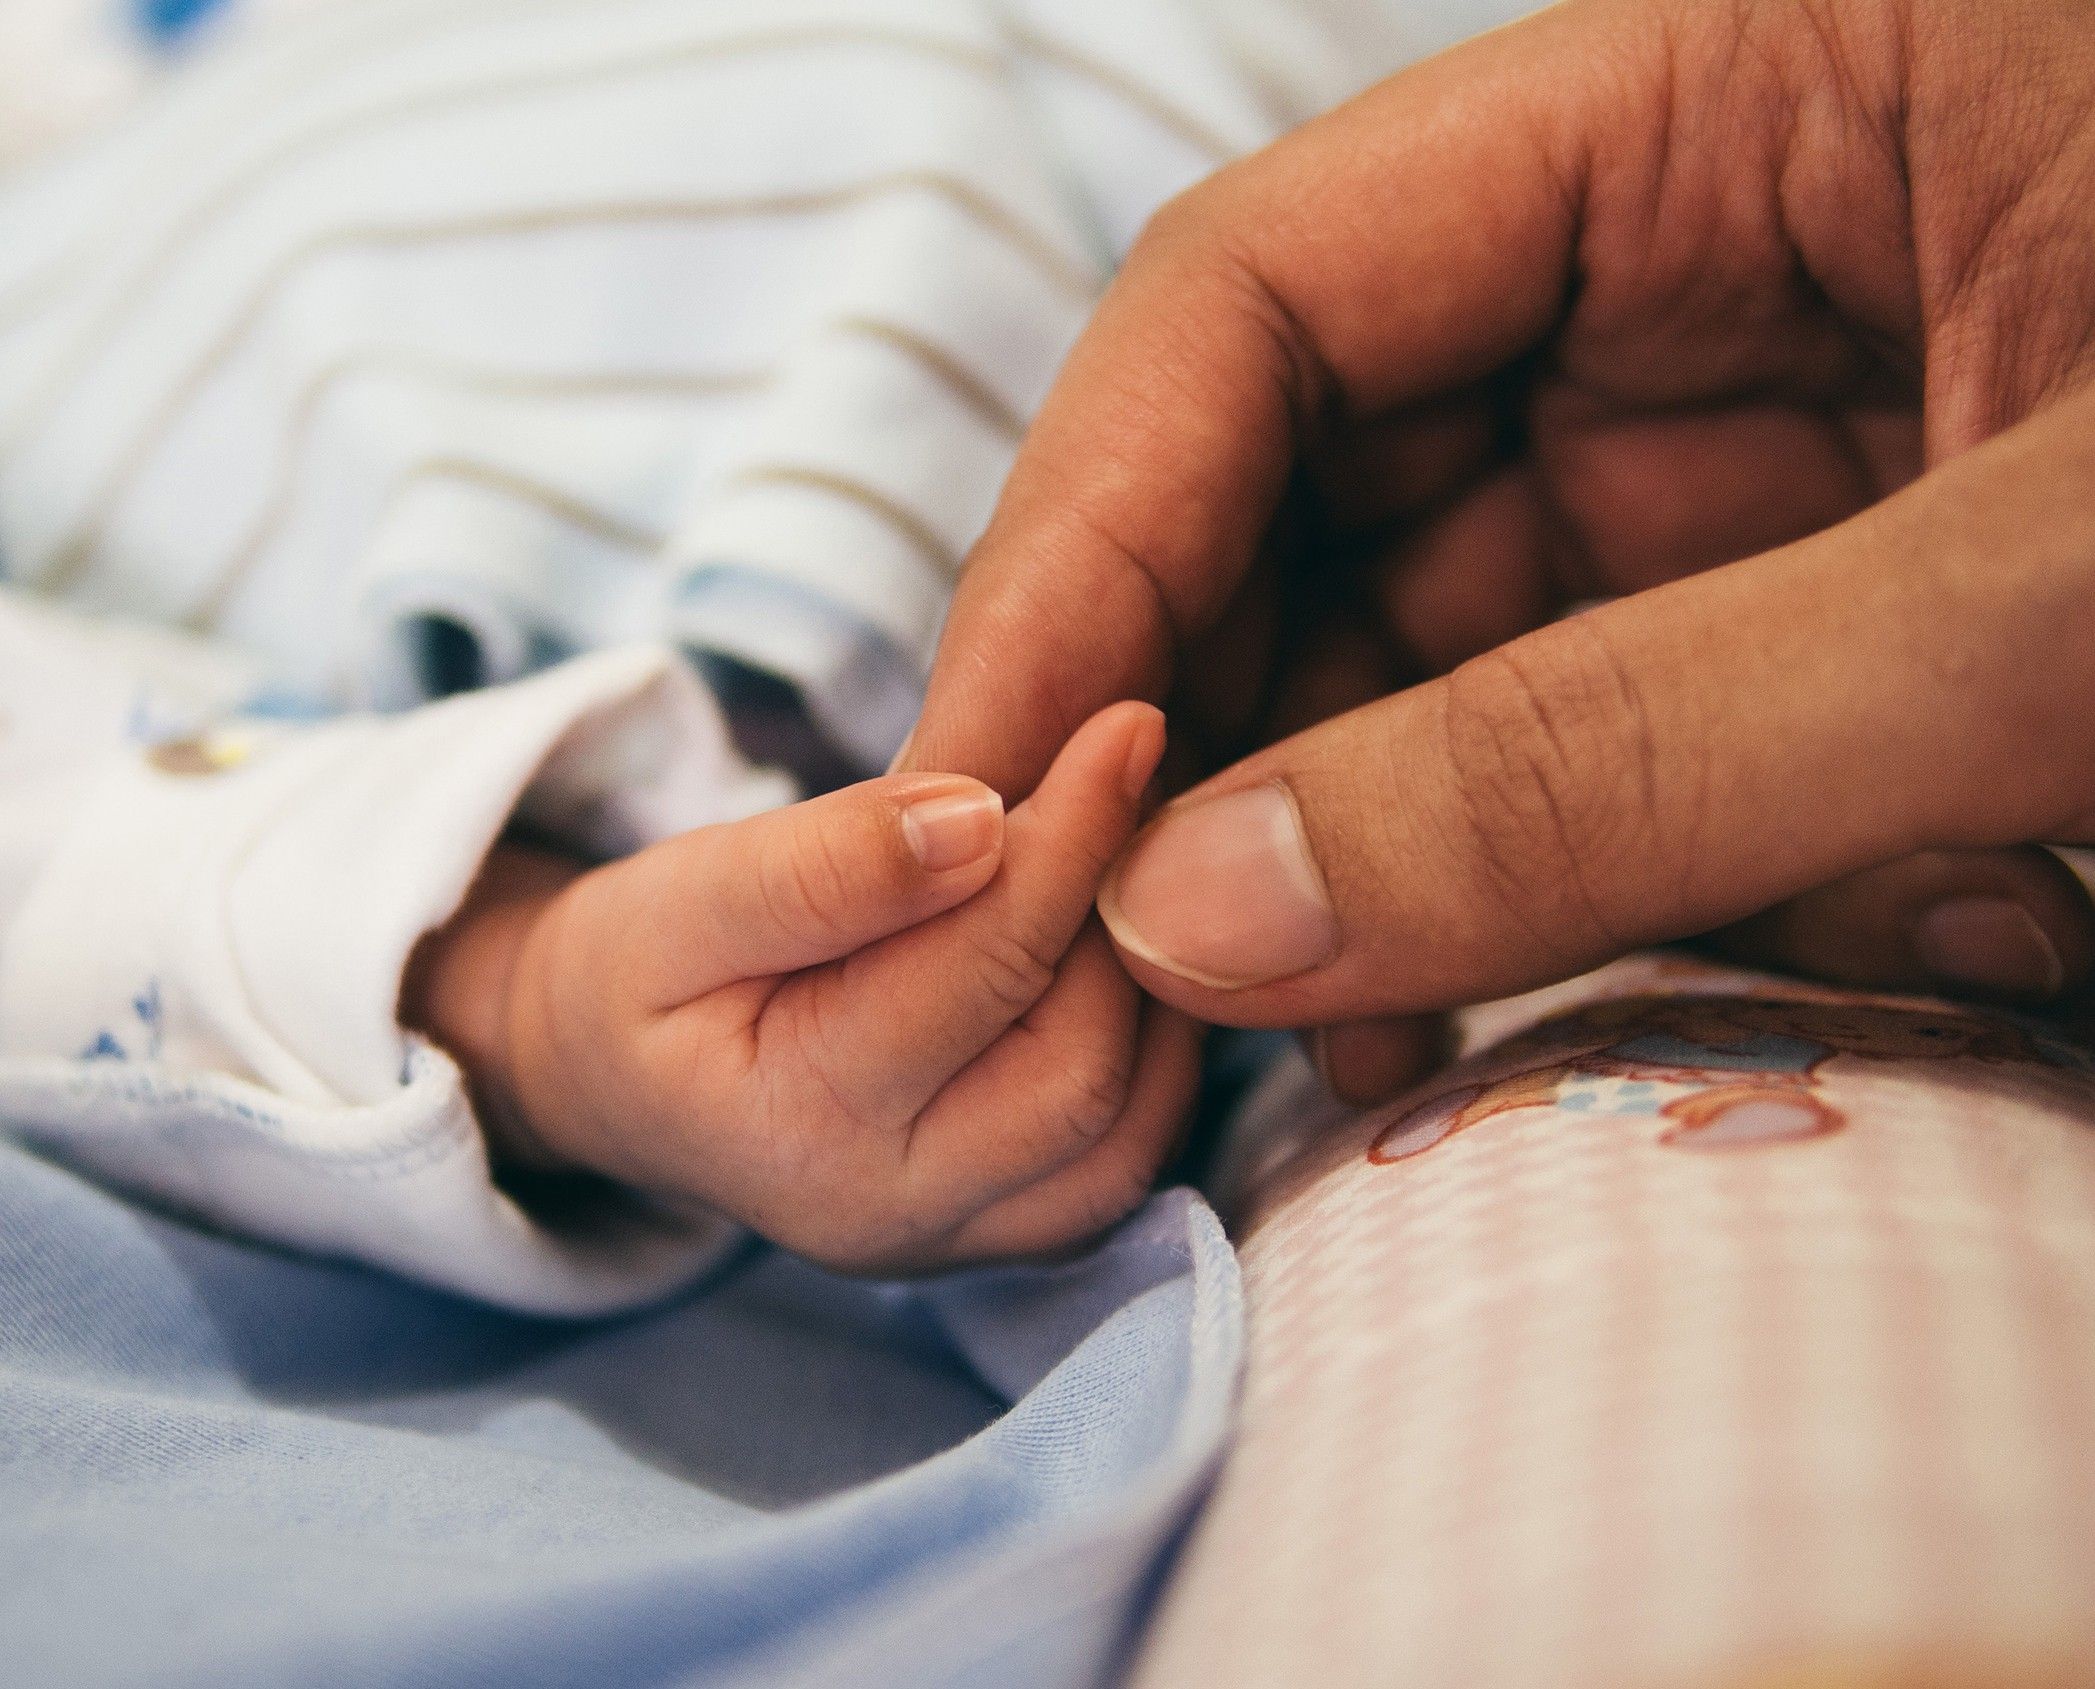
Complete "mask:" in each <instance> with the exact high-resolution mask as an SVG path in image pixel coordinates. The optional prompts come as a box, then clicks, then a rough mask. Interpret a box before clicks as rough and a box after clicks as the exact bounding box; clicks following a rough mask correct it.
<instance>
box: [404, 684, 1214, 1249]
mask: <svg viewBox="0 0 2095 1689" xmlns="http://www.w3.org/2000/svg"><path fill="white" fill-rule="evenodd" d="M1163 742H1164V732H1163V721H1162V718H1161V717H1160V716H1159V715H1158V714H1157V712H1156V711H1155V710H1152V709H1150V708H1149V707H1148V706H1146V705H1141V704H1121V705H1116V706H1114V707H1113V708H1112V709H1109V710H1106V711H1104V712H1103V713H1101V714H1100V715H1098V716H1096V717H1094V718H1093V719H1092V720H1091V721H1090V722H1089V723H1087V724H1086V726H1085V727H1084V728H1083V729H1082V730H1081V731H1079V732H1078V733H1077V735H1076V736H1075V737H1074V738H1073V739H1072V740H1071V741H1070V742H1069V744H1068V746H1067V747H1065V749H1064V750H1063V752H1062V754H1061V756H1060V757H1059V758H1058V759H1057V761H1056V762H1055V765H1054V767H1053V768H1052V769H1051V770H1050V771H1049V773H1048V775H1047V777H1046V779H1044V780H1043V781H1042V782H1041V785H1040V788H1039V790H1038V791H1037V792H1036V793H1035V794H1034V795H1033V796H1032V797H1031V798H1029V799H1028V800H1026V802H1024V803H1022V804H1020V805H1019V806H1018V807H1017V808H1016V809H1014V810H1013V811H1012V812H1011V814H1010V815H1009V816H1008V817H1007V816H1006V815H1005V814H1004V812H1003V808H1002V805H1001V803H1000V802H999V800H998V798H997V796H996V794H995V793H994V792H993V791H991V790H990V789H989V788H988V787H986V786H983V785H980V784H978V783H977V782H975V781H972V780H967V779H963V778H960V777H958V776H945V775H894V776H890V777H888V778H886V779H884V780H873V781H868V782H867V783H865V784H864V785H860V786H854V787H851V788H849V789H847V790H845V791H840V792H836V793H832V794H831V795H829V796H827V797H820V798H816V799H813V800H812V801H810V802H807V803H803V804H797V805H794V806H793V807H792V808H789V809H782V810H775V811H773V812H771V813H769V814H765V815H760V816H757V817H755V818H753V819H751V820H748V821H742V822H737V823H733V824H730V825H726V826H720V827H710V828H706V829H703V830H701V831H699V832H696V833H691V834H687V835H685V836H684V837H682V838H678V839H673V840H670V841H669V842H667V843H665V844H661V845H658V846H656V847H654V848H653V849H651V850H648V851H644V852H642V853H641V854H639V855H637V856H634V857H632V858H630V859H628V860H626V861H623V862H619V863H614V864H612V865H610V866H608V867H604V868H599V869H596V870H594V871H592V872H588V873H578V872H577V871H576V870H575V869H574V868H573V867H572V866H571V865H568V866H563V865H561V864H559V863H557V862H556V861H554V860H553V859H551V858H547V857H540V856H533V855H527V854H525V853H522V852H514V851H505V852H502V853H500V854H499V855H498V857H497V859H496V860H495V861H494V862H493V863H491V864H490V868H489V870H488V872H487V874H485V875H484V876H483V879H482V883H481V885H480V887H479V888H477V889H476V892H475V894H474V896H473V898H472V899H471V900H470V902H469V904H468V907H467V908H466V909H465V910H464V911H462V912H461V914H460V915H459V917H458V918H457V919H455V920H454V921H453V922H452V924H451V925H450V926H449V927H447V928H446V929H445V930H444V931H443V932H442V933H440V934H438V935H435V936H434V937H433V938H432V939H431V940H430V941H429V942H428V943H427V944H426V945H425V946H424V949H423V952H422V955H421V956H420V958H419V959H418V963H417V966H416V968H415V969H414V970H413V974H412V977H411V979H410V986H409V994H408V1001H407V1005H406V1012H407V1014H408V1016H409V1019H410V1023H411V1024H419V1025H421V1026H423V1027H424V1028H425V1029H426V1030H428V1031H429V1032H430V1033H431V1034H432V1035H433V1036H435V1037H436V1038H437V1039H438V1040H439V1041H440V1042H442V1043H444V1044H445V1045H446V1046H447V1047H448V1048H450V1049H451V1050H452V1051H453V1053H454V1054H456V1055H457V1056H458V1057H459V1059H460V1061H461V1062H462V1063H463V1064H464V1066H465V1067H466V1070H467V1072H468V1074H469V1075H470V1076H471V1078H472V1080H473V1082H474V1085H475V1090H476V1094H477V1095H478V1096H479V1097H480V1099H481V1102H482V1105H483V1112H484V1113H485V1114H486V1115H487V1116H488V1118H489V1122H490V1130H491V1131H492V1132H493V1133H494V1134H495V1138H496V1142H497V1145H498V1147H499V1148H502V1149H506V1150H507V1151H508V1152H509V1153H510V1154H511V1155H513V1156H514V1157H516V1158H517V1159H519V1160H522V1161H526V1162H535V1163H537V1164H539V1165H542V1166H549V1167H556V1168H572V1169H579V1170H587V1171H590V1172H595V1173H600V1174H603V1175H606V1176H608V1177H611V1178H614V1179H618V1180H621V1181H623V1182H626V1183H629V1184H633V1185H636V1186H640V1187H643V1188H648V1189H654V1190H658V1191H665V1192H673V1193H680V1194H684V1195H689V1196H694V1197H698V1198H701V1199H703V1200H705V1201H706V1202H708V1203H710V1204H711V1205H713V1206H714V1207H716V1208H718V1209H720V1210H722V1211H724V1212H725V1213H728V1214H730V1215H732V1216H734V1217H735V1218H737V1219H739V1220H741V1221H743V1222H744V1223H745V1224H747V1225H749V1226H751V1227H753V1228H754V1229H755V1230H757V1231H759V1232H761V1233H763V1234H764V1235H765V1236H767V1237H769V1238H771V1239H773V1240H774V1241H776V1242H778V1243H781V1244H783V1245H785V1246H786V1247H788V1248H791V1249H794V1250H796V1251H798V1252H800V1253H802V1254H805V1255H808V1256H810V1257H812V1258H814V1259H816V1260H819V1261H822V1262H825V1263H827V1264H829V1265H832V1266H837V1267H842V1268H846V1269H851V1270H861V1271H882V1272H894V1271H904V1270H920V1269H924V1268H928V1267H935V1266H939V1265H945V1264H951V1263H956V1262H962V1261H968V1260H974V1259H980V1258H984V1257H992V1256H1002V1255H1019V1254H1030V1253H1036V1252H1039V1251H1043V1250H1049V1249H1055V1248H1059V1247H1061V1246H1064V1245H1067V1244H1070V1243H1073V1242H1076V1241H1078V1240H1080V1239H1082V1238H1084V1237H1086V1236H1088V1235H1090V1234H1091V1233H1093V1232H1095V1231H1097V1230H1098V1229H1100V1228H1101V1227H1102V1226H1105V1225H1107V1224H1109V1223H1110V1222H1111V1221H1113V1220H1115V1219H1117V1218H1119V1216H1120V1215H1122V1214H1123V1213H1125V1212H1126V1211H1127V1210H1129V1209H1130V1208H1132V1207H1133V1206H1134V1205H1135V1204H1136V1203H1137V1202H1139V1201H1140V1200H1141V1198H1142V1196H1143V1194H1144V1193H1145V1192H1146V1191H1147V1190H1148V1188H1149V1185H1150V1182H1151V1180H1152V1179H1153V1178H1154V1176H1155V1174H1156V1171H1157V1169H1158V1167H1159V1165H1160V1164H1161V1163H1162V1161H1163V1160H1164V1158H1165V1157H1166V1155H1167V1154H1168V1153H1169V1151H1170V1149H1171V1146H1172V1144H1173V1142H1174V1141H1175V1138H1176V1134H1177V1131H1178V1127H1179V1125H1180V1122H1181V1120H1182V1119H1183V1116H1184V1114H1185V1111H1186V1107H1187V1104H1188V1102H1189V1101H1190V1098H1191V1095H1192V1091H1193V1086H1194V1083H1195V1080H1196V1077H1197V1068H1198V1044H1199V1037H1198V1033H1197V1031H1196V1030H1195V1028H1194V1027H1193V1026H1192V1024H1191V1023H1190V1022H1188V1021H1186V1020H1185V1019H1184V1018H1182V1017H1180V1016H1178V1015H1177V1014H1175V1013H1173V1012H1171V1011H1168V1010H1165V1009H1162V1008H1160V1007H1159V1006H1157V1005H1155V1004H1153V1003H1146V1002H1145V1001H1144V999H1143V998H1142V996H1141V994H1140V993H1139V992H1138V991H1137V989H1136V988H1135V986H1134V985H1133V984H1132V982H1130V981H1129V979H1128V978H1127V976H1126V975H1125V973H1123V972H1122V970H1121V968H1120V966H1119V964H1118V962H1117V961H1116V960H1115V958H1114V955H1113V952H1112V949H1111V946H1110V945H1109V944H1108V943H1107V941H1106V939H1105V936H1104V933H1103V931H1102V930H1101V928H1100V927H1099V925H1098V922H1097V920H1096V919H1095V918H1094V917H1093V915H1092V900H1093V898H1094V897H1095V896H1096V895H1097V891H1098V885H1099V881H1100V878H1101V876H1102V875H1103V873H1104V871H1105V868H1106V866H1107V864H1108V863H1109V862H1110V861H1111V860H1112V859H1113V857H1114V855H1115V854H1116V853H1117V852H1118V851H1119V850H1120V848H1121V847H1122V846H1123V845H1124V844H1125V843H1126V842H1127V840H1128V838H1129V836H1130V835H1131V833H1132V832H1133V830H1134V826H1135V823H1136V820H1137V818H1138V812H1139V809H1140V804H1141V795H1142V793H1143V791H1144V789H1145V788H1146V787H1147V785H1148V783H1149V780H1150V778H1151V776H1152V774H1153V773H1154V771H1155V768H1156V764H1157V761H1158V758H1159V756H1160V755H1161V754H1162V750H1163Z"/></svg>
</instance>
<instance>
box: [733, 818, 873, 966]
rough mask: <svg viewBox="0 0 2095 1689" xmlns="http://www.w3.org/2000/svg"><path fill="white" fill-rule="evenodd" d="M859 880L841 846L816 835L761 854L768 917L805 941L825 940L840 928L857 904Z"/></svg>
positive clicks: (761, 891) (779, 928)
mask: <svg viewBox="0 0 2095 1689" xmlns="http://www.w3.org/2000/svg"><path fill="white" fill-rule="evenodd" d="M854 883H855V880H854V876H853V874H852V872H851V868H850V865H849V864H848V863H847V862H846V860H845V858H844V856H843V855H842V854H840V853H839V851H838V850H837V847H836V846H835V845H834V844H833V843H831V842H830V841H829V840H828V839H826V838H823V837H820V836H818V835H815V834H806V835H803V836H802V837H800V838H797V839H795V840H794V841H793V843H792V847H791V848H790V849H787V850H780V851H772V852H767V853H766V854H764V855H762V856H760V857H759V858H758V859H757V889H758V895H759V896H760V898H761V899H762V902H763V908H764V913H765V917H766V919H767V920H768V921H769V922H770V923H771V925H772V927H773V928H774V929H775V930H776V931H777V932H779V933H780V934H781V935H782V936H784V937H786V938H789V939H792V940H795V941H798V942H802V943H821V942H823V941H825V940H826V939H828V938H829V937H830V935H831V934H833V933H834V932H836V930H837V929H838V927H839V925H840V924H841V923H842V922H843V921H844V919H845V916H846V915H847V913H848V912H849V910H850V908H851V903H852V890H853V887H854Z"/></svg>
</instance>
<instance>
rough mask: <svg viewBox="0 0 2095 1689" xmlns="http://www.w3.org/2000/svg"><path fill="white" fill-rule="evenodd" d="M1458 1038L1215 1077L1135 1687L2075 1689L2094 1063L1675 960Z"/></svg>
mask: <svg viewBox="0 0 2095 1689" xmlns="http://www.w3.org/2000/svg"><path fill="white" fill-rule="evenodd" d="M1537 1022H1540V1024H1539V1025H1537V1024H1535V1023H1537ZM1470 1030H1471V1038H1470V1040H1469V1042H1470V1043H1471V1045H1472V1047H1473V1048H1474V1047H1479V1046H1481V1047H1483V1053H1482V1054H1480V1055H1476V1056H1473V1057H1471V1058H1470V1059H1469V1060H1468V1061H1467V1062H1465V1063H1464V1064H1463V1065H1462V1066H1461V1067H1459V1068H1457V1069H1456V1070H1455V1071H1454V1072H1453V1073H1451V1074H1449V1075H1447V1076H1445V1077H1443V1078H1442V1079H1440V1080H1437V1081H1435V1082H1434V1083H1433V1084H1432V1085H1431V1086H1429V1087H1428V1088H1427V1089H1426V1091H1425V1092H1423V1093H1422V1094H1421V1095H1419V1096H1415V1097H1413V1098H1411V1099H1408V1100H1407V1101H1406V1102H1405V1103H1404V1104H1402V1105H1399V1107H1398V1108H1396V1109H1394V1110H1390V1111H1385V1112H1383V1113H1381V1114H1378V1115H1373V1116H1368V1117H1352V1118H1349V1117H1347V1116H1345V1115H1343V1114H1341V1113H1339V1112H1337V1111H1335V1110H1333V1109H1332V1108H1331V1107H1330V1106H1329V1105H1327V1104H1321V1103H1319V1102H1318V1101H1317V1100H1316V1091H1315V1087H1314V1085H1313V1083H1312V1081H1311V1080H1310V1079H1309V1076H1308V1074H1307V1071H1306V1069H1297V1070H1294V1071H1291V1072H1288V1073H1284V1074H1281V1075H1277V1076H1275V1079H1274V1080H1273V1082H1272V1083H1270V1084H1269V1085H1268V1087H1267V1088H1266V1090H1265V1093H1264V1094H1263V1095H1262V1096H1260V1097H1258V1098H1256V1099H1254V1102H1253V1105H1252V1108H1251V1109H1250V1111H1249V1113H1250V1115H1251V1120H1250V1122H1249V1124H1248V1127H1247V1130H1248V1131H1249V1132H1250V1134H1251V1136H1250V1139H1249V1141H1248V1142H1247V1143H1246V1144H1245V1146H1244V1147H1243V1148H1242V1151H1241V1161H1240V1165H1242V1166H1243V1167H1244V1168H1245V1169H1246V1171H1245V1172H1243V1173H1242V1174H1240V1175H1239V1177H1240V1178H1241V1179H1242V1180H1244V1181H1245V1182H1246V1183H1247V1185H1248V1195H1247V1196H1246V1197H1245V1198H1244V1201H1243V1215H1242V1219H1241V1223H1240V1226H1239V1236H1240V1241H1241V1243H1242V1248H1243V1267H1244V1278H1245V1286H1246V1291H1247V1295H1248V1298H1249V1302H1250V1309H1251V1337H1250V1369H1249V1375H1248V1379H1247V1385H1246V1391H1247V1395H1246V1401H1245V1408H1244V1416H1243V1425H1242V1431H1241V1435H1240V1439H1239V1442H1238V1445H1237V1448H1236V1451H1235V1453H1234V1454H1233V1456H1232V1458H1231V1461H1230V1464H1229V1466H1228V1468H1227V1470H1226V1471H1225V1473H1224V1475H1223V1478H1222V1482H1221V1486H1220V1489H1219V1491H1218V1493H1217V1495H1216V1497H1215V1500H1214V1502H1213V1504H1212V1506H1211V1507H1210V1509H1209V1510H1208V1512H1207V1514H1206V1515H1205V1516H1204V1518H1203V1519H1202V1521H1201V1523H1200V1525H1199V1527H1198V1529H1197V1531H1196V1533H1195V1535H1194V1537H1193V1540H1192V1542H1191V1544H1190V1545H1189V1549H1188V1552H1187V1554H1186V1557H1185V1559H1184V1560H1183V1562H1182V1563H1181V1567H1180V1570H1179V1572H1178V1575H1177V1577H1176V1579H1175V1581H1174V1583H1173V1586H1172V1588H1171V1591H1170V1594H1169V1597H1168V1599H1167V1600H1166V1602H1165V1604H1164V1607H1163V1610H1162V1613H1161V1616H1160V1619H1159V1622H1158V1624H1157V1625H1156V1627H1155V1628H1154V1630H1153V1632H1152V1634H1151V1637H1150V1640H1149V1642H1148V1645H1147V1647H1146V1650H1145V1653H1144V1657H1143V1659H1142V1661H1141V1664H1140V1667H1139V1669H1138V1673H1137V1681H1138V1682H1142V1683H1146V1684H1149V1685H1170V1686H1176V1685H1181V1684H1202V1685H1228V1684H1240V1683H1241V1684H1282V1683H1289V1684H1292V1683H1307V1684H1317V1685H1320V1686H1325V1689H1331V1686H1338V1685H1349V1684H1356V1683H1357V1684H1370V1683H1372V1684H1386V1683H1403V1684H1406V1685H1417V1686H1432V1685H1463V1686H1471V1685H1494V1686H1496V1685H1530V1684H1532V1685H1545V1684H1546V1685H1550V1686H1552V1689H1557V1686H1567V1685H1586V1684H1591V1685H1607V1686H1610V1689H1615V1686H1622V1685H1640V1684H1675V1683H1682V1684H1685V1683H1693V1684H1720V1683H1746V1682H1756V1681H1792V1680H1803V1679H1797V1678H1793V1677H1792V1676H1791V1675H1790V1674H1796V1673H1801V1674H1803V1678H1804V1679H1808V1680H1810V1681H1814V1682H1816V1681H1831V1680H1841V1681H1845V1680H1846V1678H1847V1674H1848V1673H1849V1672H1851V1671H1852V1672H1855V1673H1857V1674H1860V1675H1865V1676H1866V1675H1868V1674H1870V1673H1872V1672H1876V1671H1879V1670H1887V1669H1888V1670H1891V1671H1893V1672H1894V1673H1903V1672H1907V1671H1913V1672H1916V1673H1918V1674H1919V1675H1917V1676H1916V1677H1914V1678H1913V1680H1914V1681H1927V1682H1936V1681H1960V1680H1962V1678H1961V1676H1960V1675H1959V1674H1960V1673H1961V1672H1963V1671H1965V1670H1967V1669H1968V1670H1970V1671H1973V1672H1978V1673H1983V1674H1991V1673H1994V1672H2005V1673H2008V1674H2009V1675H2010V1678H2011V1680H2015V1681H2023V1680H2025V1675H2026V1677H2027V1680H2032V1681H2035V1680H2041V1681H2047V1682H2049V1681H2060V1682H2095V1064H2091V1062H2090V1061H2089V1059H2088V1057H2087V1056H2086V1055H2085V1054H2083V1053H2082V1052H2081V1051H2080V1050H2079V1049H2078V1048H2077V1047H2076V1046H2074V1045H2073V1044H2071V1043H2069V1042H2067V1041H2065V1040H2063V1039H2060V1038H2056V1037H2054V1036H2052V1035H2051V1034H2049V1033H2047V1032H2045V1031H2044V1030H2043V1029H2041V1028H2039V1027H2035V1026H2033V1025H2032V1023H2028V1022H2021V1021H2013V1020H2010V1019H2008V1018H2006V1017H2000V1016H1991V1015H1986V1014H1983V1013H1978V1012H1974V1011H1965V1010H1950V1009H1945V1008H1943V1007H1942V1006H1940V1005H1930V1004H1925V1003H1917V1002H1913V1001H1904V1002H1896V1001H1890V1000H1881V1001H1880V1000H1865V999H1858V998H1853V997H1841V996H1836V995H1834V994H1831V993H1824V992H1816V991H1810V990H1806V989H1804V988H1800V987H1797V986H1794V985H1779V984H1776V983H1775V982H1771V981H1768V980H1765V979H1760V978H1757V977H1752V976H1744V975H1738V974H1731V973H1725V972H1719V971H1717V970H1714V969H1708V968H1703V967H1700V966H1699V965H1694V964H1688V963H1683V962H1679V961H1673V960H1644V961H1639V962H1634V963H1629V964H1624V965H1622V966H1620V967H1618V968H1616V969H1612V970H1609V971H1608V972H1606V973H1604V974H1602V975H1598V976H1595V977H1594V978H1593V979H1591V980H1588V981H1585V982H1581V983H1580V984H1579V985H1577V986H1575V987H1569V988H1564V989H1563V990H1560V991H1557V992H1552V993H1547V994H1543V995H1540V996H1538V997H1535V998H1531V999H1526V1000H1524V1001H1522V1002H1521V1003H1518V1004H1513V1005H1505V1006H1501V1007H1499V1008H1497V1009H1495V1010H1492V1011H1489V1012H1486V1013H1483V1014H1481V1015H1480V1016H1478V1017H1476V1020H1475V1023H1474V1025H1473V1026H1472V1028H1471V1029H1470ZM1931 1672H1932V1673H1948V1675H1947V1676H1938V1675H1928V1673H1931ZM1819 1674H1831V1675H1829V1676H1821V1675H1819ZM1872 1680H1873V1681H1874V1680H1875V1679H1874V1678H1872ZM1899 1680H1901V1681H1903V1680H1905V1679H1904V1678H1903V1677H1901V1678H1900V1679H1899ZM1979 1680H1981V1681H1994V1680H1995V1679H1994V1678H1993V1677H1992V1676H1991V1675H1985V1676H1982V1677H1981V1678H1980V1679H1979Z"/></svg>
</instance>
